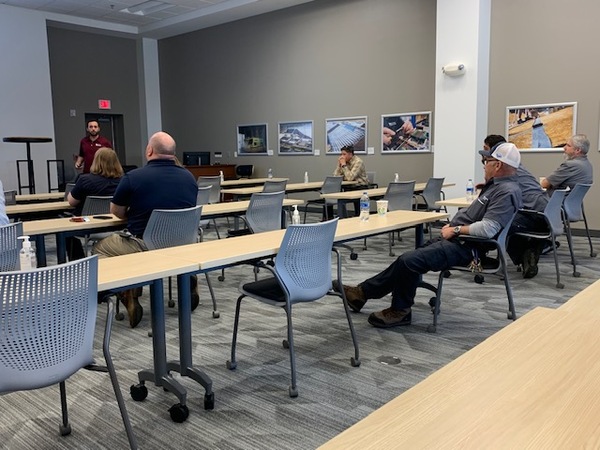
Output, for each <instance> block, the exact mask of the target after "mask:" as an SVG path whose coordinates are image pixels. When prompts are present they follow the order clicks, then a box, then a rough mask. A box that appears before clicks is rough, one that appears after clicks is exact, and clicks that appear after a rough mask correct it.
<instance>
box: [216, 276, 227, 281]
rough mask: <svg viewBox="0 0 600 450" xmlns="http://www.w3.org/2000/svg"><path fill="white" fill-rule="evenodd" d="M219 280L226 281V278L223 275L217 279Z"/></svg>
mask: <svg viewBox="0 0 600 450" xmlns="http://www.w3.org/2000/svg"><path fill="white" fill-rule="evenodd" d="M217 280H219V281H225V277H224V276H223V275H219V276H218V277H217Z"/></svg>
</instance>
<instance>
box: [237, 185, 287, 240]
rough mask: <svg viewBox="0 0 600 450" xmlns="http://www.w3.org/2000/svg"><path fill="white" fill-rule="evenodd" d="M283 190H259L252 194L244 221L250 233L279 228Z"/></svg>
mask: <svg viewBox="0 0 600 450" xmlns="http://www.w3.org/2000/svg"><path fill="white" fill-rule="evenodd" d="M284 196H285V192H283V191H280V192H260V193H256V194H252V196H251V197H250V203H249V205H248V210H247V211H246V222H247V223H248V228H250V231H251V232H252V233H262V232H263V231H273V230H280V229H281V214H282V209H283V197H284Z"/></svg>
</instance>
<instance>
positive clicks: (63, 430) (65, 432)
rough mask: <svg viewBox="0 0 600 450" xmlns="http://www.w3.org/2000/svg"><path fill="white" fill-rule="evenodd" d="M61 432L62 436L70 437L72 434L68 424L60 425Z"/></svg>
mask: <svg viewBox="0 0 600 450" xmlns="http://www.w3.org/2000/svg"><path fill="white" fill-rule="evenodd" d="M58 428H59V430H60V435H61V436H68V435H69V434H71V425H69V424H67V425H66V426H65V425H60V426H59V427H58Z"/></svg>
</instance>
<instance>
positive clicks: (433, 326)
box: [427, 325, 437, 333]
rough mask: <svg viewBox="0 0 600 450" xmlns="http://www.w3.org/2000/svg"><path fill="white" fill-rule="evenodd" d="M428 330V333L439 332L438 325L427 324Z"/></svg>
mask: <svg viewBox="0 0 600 450" xmlns="http://www.w3.org/2000/svg"><path fill="white" fill-rule="evenodd" d="M427 332H428V333H437V326H436V325H429V326H427Z"/></svg>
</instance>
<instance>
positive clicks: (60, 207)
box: [6, 201, 73, 216]
mask: <svg viewBox="0 0 600 450" xmlns="http://www.w3.org/2000/svg"><path fill="white" fill-rule="evenodd" d="M70 209H73V207H72V206H71V205H69V202H65V201H62V202H44V203H23V204H18V205H8V206H7V207H6V215H7V216H18V215H20V214H21V215H24V214H32V213H42V212H50V211H68V210H70Z"/></svg>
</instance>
